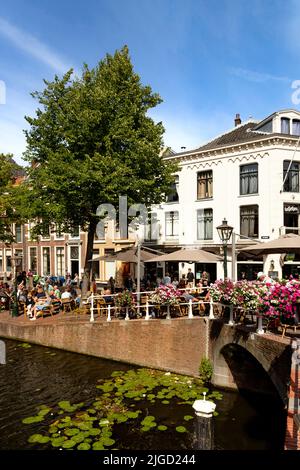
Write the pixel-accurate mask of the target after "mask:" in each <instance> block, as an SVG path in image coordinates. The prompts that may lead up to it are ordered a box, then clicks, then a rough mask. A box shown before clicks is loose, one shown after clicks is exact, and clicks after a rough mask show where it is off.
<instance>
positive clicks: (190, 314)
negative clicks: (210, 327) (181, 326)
mask: <svg viewBox="0 0 300 470" xmlns="http://www.w3.org/2000/svg"><path fill="white" fill-rule="evenodd" d="M193 317H194V315H193V306H192V299H190V300H189V314H188V318H193Z"/></svg>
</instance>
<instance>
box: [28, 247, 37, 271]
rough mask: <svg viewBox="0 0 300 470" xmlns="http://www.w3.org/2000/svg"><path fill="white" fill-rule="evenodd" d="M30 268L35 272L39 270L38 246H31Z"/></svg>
mask: <svg viewBox="0 0 300 470" xmlns="http://www.w3.org/2000/svg"><path fill="white" fill-rule="evenodd" d="M29 269H30V271H32V272H33V273H36V272H37V249H36V246H31V247H30V248H29Z"/></svg>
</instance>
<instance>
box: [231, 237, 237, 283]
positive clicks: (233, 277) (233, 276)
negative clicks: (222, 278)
mask: <svg viewBox="0 0 300 470" xmlns="http://www.w3.org/2000/svg"><path fill="white" fill-rule="evenodd" d="M231 280H232V281H233V282H235V281H236V249H235V233H234V232H232V245H231Z"/></svg>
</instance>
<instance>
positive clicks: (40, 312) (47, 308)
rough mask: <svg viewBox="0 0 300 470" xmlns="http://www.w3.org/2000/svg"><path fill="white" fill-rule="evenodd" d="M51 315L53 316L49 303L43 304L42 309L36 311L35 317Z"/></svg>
mask: <svg viewBox="0 0 300 470" xmlns="http://www.w3.org/2000/svg"><path fill="white" fill-rule="evenodd" d="M45 314H46V315H51V317H53V311H52V305H51V304H49V305H47V306H45V307H44V308H43V309H42V310H38V311H37V312H36V315H35V316H36V318H39V317H42V318H44V315H45Z"/></svg>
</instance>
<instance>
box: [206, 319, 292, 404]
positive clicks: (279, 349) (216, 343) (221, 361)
mask: <svg viewBox="0 0 300 470" xmlns="http://www.w3.org/2000/svg"><path fill="white" fill-rule="evenodd" d="M249 330H250V331H249ZM291 353H292V350H291V347H290V339H288V338H280V337H278V336H275V335H271V334H264V335H259V334H256V333H255V331H253V329H252V331H251V328H247V327H245V326H240V325H236V326H230V325H227V324H224V323H223V322H221V321H217V320H216V321H213V322H212V324H211V328H210V357H211V360H212V362H213V366H214V374H213V383H214V385H218V386H221V387H228V388H239V389H241V388H246V389H251V390H254V391H262V390H265V389H266V388H269V387H268V386H267V382H266V377H265V374H259V376H258V375H257V370H258V369H259V368H261V369H263V370H264V371H265V372H266V373H267V374H268V376H269V378H270V379H271V382H272V383H273V385H274V387H275V388H276V390H277V392H278V394H279V396H280V397H281V399H282V400H283V402H284V403H285V404H286V403H287V399H288V388H287V387H288V383H289V380H290V368H291Z"/></svg>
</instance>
